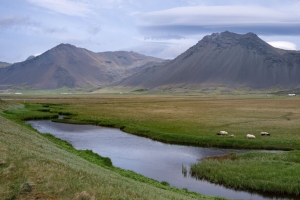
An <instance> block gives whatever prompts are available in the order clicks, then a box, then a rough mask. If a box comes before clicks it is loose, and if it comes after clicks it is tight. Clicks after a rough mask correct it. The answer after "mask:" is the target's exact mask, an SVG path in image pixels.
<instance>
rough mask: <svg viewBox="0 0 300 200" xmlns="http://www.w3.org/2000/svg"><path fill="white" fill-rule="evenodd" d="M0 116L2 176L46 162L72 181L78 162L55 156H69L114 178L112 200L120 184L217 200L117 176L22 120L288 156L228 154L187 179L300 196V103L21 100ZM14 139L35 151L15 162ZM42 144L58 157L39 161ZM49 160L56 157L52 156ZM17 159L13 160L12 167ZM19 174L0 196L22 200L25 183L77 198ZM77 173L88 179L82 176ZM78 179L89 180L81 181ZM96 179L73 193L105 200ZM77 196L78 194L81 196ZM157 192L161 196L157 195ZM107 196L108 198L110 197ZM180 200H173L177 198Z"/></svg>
mask: <svg viewBox="0 0 300 200" xmlns="http://www.w3.org/2000/svg"><path fill="white" fill-rule="evenodd" d="M3 98H12V99H15V98H16V97H15V96H3ZM18 98H20V97H18ZM1 108H2V114H1V115H2V117H1V121H2V122H1V123H2V124H3V126H2V125H1V127H3V128H2V130H1V132H2V133H6V134H2V135H1V137H2V138H1V142H2V143H3V144H5V145H4V148H3V150H1V154H3V155H4V156H3V159H2V160H3V162H4V163H5V164H4V165H1V168H0V169H1V170H2V173H3V171H7V169H8V168H11V166H19V164H17V163H19V162H20V163H22V165H26V166H27V165H31V164H32V163H30V162H29V161H30V160H31V159H33V161H34V162H35V164H37V163H39V159H41V160H43V159H45V160H47V162H50V161H51V162H50V163H52V162H54V165H58V166H60V165H63V166H64V167H65V168H66V169H69V165H73V164H74V166H76V167H78V168H76V169H74V171H72V170H73V167H72V170H71V171H72V172H70V174H72V175H70V177H69V178H71V179H74V178H75V177H76V176H78V175H79V174H78V173H79V172H78V171H76V170H79V169H80V170H82V169H81V168H80V166H78V165H81V163H82V162H83V161H80V162H81V163H77V164H75V160H74V161H72V163H70V162H71V161H66V160H64V159H62V157H60V154H61V155H64V154H67V155H68V156H70V157H72V156H74V157H76V159H84V160H85V161H84V163H85V162H86V163H87V165H93V164H91V163H94V164H96V165H97V166H94V165H93V167H95V168H97V167H98V168H100V169H101V170H102V169H103V170H104V169H106V170H108V172H109V173H108V174H109V175H111V176H121V177H122V178H121V179H120V180H119V181H117V180H116V182H113V181H114V180H115V179H109V180H111V181H112V182H109V186H107V185H106V186H107V187H111V189H112V190H114V191H116V196H118V195H123V193H122V192H123V190H122V191H121V190H119V189H116V188H118V187H121V186H122V187H123V186H124V187H125V185H124V184H125V182H123V178H124V179H127V178H128V179H130V180H131V181H133V182H134V184H140V182H143V184H146V185H151V187H153V188H154V189H153V190H159V191H160V192H162V193H164V192H166V193H168V195H175V196H176V195H179V196H180V195H184V198H189V197H191V198H194V197H195V198H203V199H205V198H214V197H204V196H201V195H200V194H195V193H191V192H187V191H186V190H180V189H175V188H172V187H170V186H168V184H166V183H159V182H157V181H154V180H152V179H147V178H145V177H143V176H140V175H137V174H135V173H133V172H129V171H125V170H121V169H116V168H114V167H112V166H110V165H111V163H110V161H109V159H108V158H102V157H100V156H98V155H97V154H94V153H93V152H90V151H77V150H75V149H73V147H72V146H70V145H69V144H68V143H66V142H64V141H61V140H59V139H57V138H54V137H53V136H51V135H40V134H39V133H37V132H36V131H35V130H34V129H32V128H31V127H29V126H28V125H25V124H24V123H23V122H24V121H26V120H33V119H52V120H53V121H56V122H63V123H70V124H91V125H98V126H106V127H114V128H118V129H121V130H122V131H124V132H127V133H130V134H134V135H138V136H143V137H146V138H150V139H153V140H158V141H162V142H165V143H170V144H181V145H190V146H199V147H217V148H227V149H228V148H229V149H230V148H231V149H248V150H249V149H255V150H284V151H285V152H280V153H278V152H276V153H266V152H250V153H245V154H229V155H228V156H223V157H222V158H220V157H212V158H207V159H203V160H201V161H200V162H199V163H195V164H194V165H192V168H191V170H192V174H193V175H194V176H196V177H197V178H198V179H205V180H208V181H211V182H213V183H217V184H222V185H225V186H227V187H230V188H235V189H239V190H250V191H256V192H261V193H268V194H272V195H278V196H289V195H291V196H292V198H295V197H297V196H298V195H299V188H300V187H299V186H300V182H299V180H298V178H297V177H299V175H300V174H299V172H298V171H297V169H298V168H299V160H300V159H299V158H300V157H299V151H298V150H299V148H300V145H299V144H300V141H299V134H298V130H299V124H300V123H299V122H300V102H299V99H298V98H297V97H292V98H291V97H285V96H272V97H269V96H268V97H266V96H263V95H249V96H247V95H240V96H238V95H237V96H233V95H227V96H225V95H218V96H212V95H211V96H197V95H153V94H152V95H150V94H148V95H145V94H144V95H132V94H128V95H111V94H110V95H107V94H106V95H104V94H89V95H87V94H85V95H71V96H61V95H38V96H31V95H30V96H22V99H20V100H18V99H15V100H10V101H1ZM58 115H64V116H65V117H64V119H57V118H58ZM5 126H10V127H15V128H14V131H15V132H14V133H13V131H12V130H9V129H7V128H4V127H5ZM220 130H226V131H228V133H229V134H230V135H231V134H232V135H234V137H229V136H220V135H217V132H219V131H220ZM262 131H266V132H268V133H270V136H260V132H262ZM24 133H25V134H24ZM13 134H17V137H22V138H23V137H27V139H28V141H27V142H28V143H34V145H33V144H31V146H32V145H33V147H32V148H29V147H28V148H27V149H26V153H25V152H22V151H21V152H22V153H18V154H15V155H13V153H15V152H14V151H12V152H11V151H9V150H8V149H9V147H10V146H11V145H8V144H9V142H10V144H13V139H12V138H13V136H12V135H13ZM28 134H29V135H30V136H29V135H28ZM247 134H253V135H255V136H256V138H255V139H247V137H246V135H247ZM8 138H9V139H8ZM33 138H34V139H33ZM35 138H38V139H39V140H38V142H35V140H36V139H35ZM10 140H11V141H10ZM25 141H26V140H25ZM44 143H45V145H46V144H47V145H49V148H50V149H52V148H53V149H55V150H53V151H54V152H52V150H51V151H47V154H46V155H47V158H45V157H44V156H46V155H44V151H46V149H45V148H46V147H44V146H45V145H44ZM13 146H15V148H16V149H18V148H19V149H20V148H22V149H23V148H25V147H21V146H20V145H19V146H18V145H13ZM54 147H55V148H54ZM48 150H49V149H48ZM56 151H58V152H64V154H62V153H55V152H56ZM28 152H30V153H31V154H32V155H36V154H37V155H39V156H40V157H36V156H31V157H30V156H28V155H27V153H28ZM41 152H43V153H41ZM53 153H54V154H55V155H52V154H53ZM100 155H101V154H100ZM14 156H15V157H16V159H15V160H14V159H11V158H14ZM26 156H27V157H26ZM48 157H49V158H48ZM8 158H10V159H8ZM65 162H67V163H68V164H66V163H65ZM11 163H12V164H11ZM37 165H39V164H37ZM13 169H14V168H13ZM53 170H54V169H53ZM80 170H79V171H80ZM85 170H90V168H85ZM39 171H40V172H39V173H41V174H39V176H43V173H50V174H51V173H55V172H54V171H55V170H54V171H53V172H49V171H51V170H44V171H41V170H39ZM18 173H21V174H22V176H23V177H22V176H21V177H22V179H21V180H16V181H15V182H14V183H11V185H14V187H12V188H14V189H5V188H2V189H1V191H5V193H7V197H9V196H13V195H15V196H18V195H21V196H22V195H24V194H23V193H22V191H20V185H21V184H22V183H23V182H30V181H32V182H34V183H35V186H34V189H35V190H37V191H42V194H43V195H52V196H60V195H62V194H63V195H66V197H72V195H73V197H74V195H76V192H75V190H72V189H70V190H69V188H65V187H67V186H65V187H62V188H63V189H62V191H61V194H59V195H58V194H57V190H55V191H56V192H54V189H53V188H52V189H51V187H50V188H49V187H48V186H47V184H50V183H51V184H52V183H53V182H52V181H56V180H54V179H53V177H52V176H51V175H49V177H48V179H47V184H46V182H41V183H40V184H37V180H39V177H36V175H35V174H33V173H32V172H31V173H29V172H25V171H22V170H19V171H18ZM74 173H75V174H74ZM76 173H77V174H76ZM82 173H91V172H87V171H83V172H82ZM93 173H94V172H93ZM298 174H299V175H298ZM90 175H91V176H92V173H91V174H90ZM97 176H98V175H97ZM6 177H9V175H6ZM80 177H86V174H85V175H83V176H80ZM88 177H89V176H88ZM61 178H66V177H65V176H64V177H61ZM97 178H98V177H96V176H93V177H91V180H90V178H87V179H85V178H83V179H85V181H86V182H85V184H86V185H84V184H83V185H82V184H81V183H80V185H78V186H76V187H78V188H80V190H82V191H86V192H87V193H88V194H89V195H90V196H91V197H92V196H93V195H94V196H95V197H99V195H101V196H102V195H104V194H99V191H98V192H95V188H96V186H94V187H90V186H89V184H91V182H90V181H92V180H93V181H96V180H97ZM3 180H5V179H3ZM44 181H45V180H44ZM78 184H79V183H78ZM118 184H120V185H118ZM106 186H103V185H102V186H100V185H98V186H97V187H99V188H103V187H106ZM131 186H133V185H131ZM44 187H46V188H48V189H45V188H44ZM52 187H56V186H52ZM70 187H71V186H70ZM72 187H73V186H72ZM126 187H127V186H126ZM128 187H129V186H128ZM133 187H134V186H133ZM78 188H77V189H76V191H78ZM87 188H89V190H88V189H87ZM93 188H94V189H93ZM113 188H114V189H113ZM161 188H163V189H164V190H160V189H161ZM128 191H131V190H130V189H129V190H128ZM128 191H127V192H126V195H128V198H133V196H131V195H136V196H139V197H141V198H142V195H143V192H142V191H143V189H141V190H136V191H134V192H133V191H132V193H131V192H128ZM2 193H4V192H2ZM121 193H122V194H121ZM25 195H26V194H25ZM77 195H82V194H77ZM106 195H107V197H109V196H110V195H111V194H106ZM153 195H156V193H153ZM145 196H147V195H145ZM179 196H176V197H178V198H181V197H179ZM110 197H111V196H110ZM147 198H149V196H147ZM161 198H164V197H163V196H162V197H161ZM166 198H169V197H166ZM216 198H219V197H216Z"/></svg>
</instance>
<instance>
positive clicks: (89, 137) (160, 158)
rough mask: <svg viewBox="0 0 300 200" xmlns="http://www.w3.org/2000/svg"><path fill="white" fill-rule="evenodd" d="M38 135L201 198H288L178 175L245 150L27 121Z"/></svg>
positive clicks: (88, 126)
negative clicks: (200, 163)
mask: <svg viewBox="0 0 300 200" xmlns="http://www.w3.org/2000/svg"><path fill="white" fill-rule="evenodd" d="M26 123H27V124H30V125H31V126H32V127H34V128H35V129H37V130H38V131H39V132H41V133H50V134H52V135H54V136H56V137H58V138H60V139H63V140H66V141H68V142H69V143H71V144H72V145H73V146H74V148H76V149H90V150H92V151H93V152H95V153H98V154H99V155H101V156H104V157H109V158H110V159H111V160H112V163H113V165H114V166H116V167H120V168H123V169H127V170H132V171H134V172H136V173H139V174H142V175H144V176H147V177H149V178H152V179H155V180H158V181H167V182H168V183H170V185H172V186H175V187H179V188H186V189H188V190H189V191H195V192H199V193H202V194H205V195H211V196H222V197H225V198H230V199H255V200H262V199H291V198H281V197H270V196H265V195H260V194H256V193H249V192H244V191H235V190H232V189H228V188H225V187H223V186H220V185H216V184H212V183H209V182H207V181H201V180H196V179H195V178H193V177H191V176H189V173H187V175H186V176H185V175H184V174H182V165H184V166H186V167H187V168H188V169H189V166H190V165H191V164H193V163H195V162H197V161H198V160H199V159H201V158H204V157H207V156H213V155H222V154H228V153H230V152H237V153H242V152H245V150H233V149H230V150H229V149H217V148H201V147H191V146H182V145H172V144H165V143H161V142H157V141H153V140H151V139H147V138H143V137H138V136H135V135H131V134H127V133H124V132H122V131H120V130H119V129H113V128H105V127H99V126H93V125H75V124H62V123H55V122H51V121H50V120H38V121H27V122H26Z"/></svg>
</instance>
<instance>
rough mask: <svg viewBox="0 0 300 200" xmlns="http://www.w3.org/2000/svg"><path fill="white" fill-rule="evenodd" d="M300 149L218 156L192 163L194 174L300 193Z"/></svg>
mask: <svg viewBox="0 0 300 200" xmlns="http://www.w3.org/2000/svg"><path fill="white" fill-rule="evenodd" d="M299 168H300V151H298V150H295V151H290V152H284V153H262V152H255V153H254V152H251V153H245V154H242V155H235V154H234V155H229V156H217V157H213V158H209V159H205V160H203V161H201V162H199V163H197V164H193V165H192V166H191V171H192V174H193V175H194V176H196V177H197V178H199V179H206V180H209V181H211V182H213V183H218V184H223V185H226V186H228V187H232V188H235V189H243V190H245V189H246V190H254V191H260V192H264V193H272V194H289V195H295V196H299V195H300V171H299Z"/></svg>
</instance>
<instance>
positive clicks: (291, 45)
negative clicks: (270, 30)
mask: <svg viewBox="0 0 300 200" xmlns="http://www.w3.org/2000/svg"><path fill="white" fill-rule="evenodd" d="M268 44H269V45H271V46H273V47H276V48H279V49H285V50H297V45H296V44H294V43H292V42H287V41H273V42H268Z"/></svg>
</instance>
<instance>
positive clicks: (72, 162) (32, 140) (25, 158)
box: [0, 101, 222, 200]
mask: <svg viewBox="0 0 300 200" xmlns="http://www.w3.org/2000/svg"><path fill="white" fill-rule="evenodd" d="M7 108H10V109H11V110H14V109H16V110H19V109H23V108H24V107H23V106H22V105H20V104H10V103H5V102H2V101H0V112H1V115H2V114H3V113H2V111H3V110H5V109H7ZM27 114H28V113H27ZM1 115H0V133H1V134H0V174H1V179H0V196H1V197H2V198H3V199H36V198H39V199H78V200H79V199H222V198H218V197H205V196H203V195H200V194H197V193H191V192H188V191H186V190H180V189H177V188H173V187H170V186H168V184H166V183H160V182H157V181H154V180H152V179H148V178H145V177H143V176H140V175H138V174H135V173H133V172H130V171H126V170H121V169H119V168H115V167H112V166H110V163H109V160H108V159H107V158H106V159H105V158H104V159H103V158H100V157H98V155H95V154H93V153H92V152H90V151H77V150H75V149H74V148H73V147H72V146H71V145H69V144H68V143H66V142H64V141H61V140H59V139H57V138H54V137H53V136H51V135H41V134H39V133H37V132H36V131H34V130H33V129H32V128H30V126H28V125H25V124H24V123H22V122H20V121H18V120H16V119H17V117H16V118H15V120H13V119H12V118H11V119H7V118H4V117H3V116H1ZM25 115H26V114H24V115H22V116H23V117H24V116H25ZM31 116H32V115H31ZM39 117H44V118H45V117H46V115H40V116H39Z"/></svg>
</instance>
